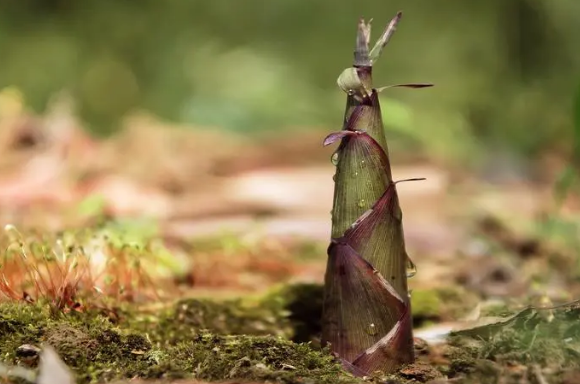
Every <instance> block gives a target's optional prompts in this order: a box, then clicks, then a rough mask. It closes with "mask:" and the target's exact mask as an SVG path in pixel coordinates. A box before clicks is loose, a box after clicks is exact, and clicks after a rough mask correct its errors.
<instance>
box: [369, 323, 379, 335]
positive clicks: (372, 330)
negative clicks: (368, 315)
mask: <svg viewBox="0 0 580 384" xmlns="http://www.w3.org/2000/svg"><path fill="white" fill-rule="evenodd" d="M366 331H367V333H368V334H369V335H371V336H374V335H376V334H377V333H378V331H377V327H376V326H375V323H370V324H369V326H368V327H367V329H366Z"/></svg>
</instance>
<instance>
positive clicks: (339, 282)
mask: <svg viewBox="0 0 580 384" xmlns="http://www.w3.org/2000/svg"><path fill="white" fill-rule="evenodd" d="M328 258H329V259H328V265H327V271H326V276H325V292H324V296H325V297H324V303H325V305H324V309H323V315H322V321H323V333H322V342H323V344H324V345H326V344H328V343H330V346H331V349H332V351H333V352H335V353H336V354H338V356H340V357H341V358H343V359H345V360H347V361H354V359H355V358H356V357H357V356H358V355H360V353H361V352H363V351H365V350H366V349H368V348H370V347H371V346H373V345H374V344H376V343H377V342H378V341H379V340H380V339H381V338H382V337H383V336H384V335H386V334H387V333H389V331H390V330H391V329H392V328H393V327H394V326H395V324H396V323H397V321H398V320H399V319H400V318H401V316H402V315H403V313H404V312H405V311H406V308H407V304H406V303H405V301H404V300H403V298H401V297H400V296H399V295H398V293H397V292H396V291H395V290H394V289H393V287H391V285H390V284H389V283H388V282H387V281H386V280H385V279H384V278H383V276H381V274H380V273H378V271H377V270H375V269H374V268H373V266H372V265H371V264H370V263H369V262H367V261H366V260H364V259H363V258H362V257H361V256H360V255H358V254H357V253H356V251H355V250H354V249H352V247H351V246H350V245H348V244H347V243H345V242H342V241H340V240H337V241H333V243H332V244H331V245H330V246H329V248H328Z"/></svg>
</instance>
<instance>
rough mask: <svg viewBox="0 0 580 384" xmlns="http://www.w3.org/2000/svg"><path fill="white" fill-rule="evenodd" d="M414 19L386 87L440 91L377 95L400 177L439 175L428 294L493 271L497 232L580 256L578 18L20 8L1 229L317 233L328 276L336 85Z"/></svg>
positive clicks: (422, 230)
mask: <svg viewBox="0 0 580 384" xmlns="http://www.w3.org/2000/svg"><path fill="white" fill-rule="evenodd" d="M398 10H403V11H404V16H403V20H402V22H401V24H400V25H399V28H398V30H397V32H396V34H395V36H394V38H393V39H392V40H391V42H390V43H389V45H388V46H387V48H386V49H385V50H384V52H383V56H382V57H381V60H380V61H379V63H378V64H377V65H376V69H375V84H376V85H377V86H382V85H388V84H394V83H404V82H432V83H434V84H435V87H433V88H428V89H423V90H410V89H392V90H388V91H385V92H384V93H383V94H382V95H381V102H382V108H383V115H384V121H385V129H386V131H387V135H388V139H389V143H390V144H389V145H390V151H391V155H392V159H391V163H392V164H393V167H394V170H393V173H394V175H395V178H398V179H402V178H405V177H426V178H427V181H426V182H424V183H404V184H401V185H400V187H398V188H399V189H400V195H401V204H402V206H403V211H404V212H405V231H406V232H405V233H406V236H407V240H408V247H409V248H410V253H411V254H416V255H417V256H416V258H417V260H416V261H417V264H419V265H420V266H421V261H422V259H423V265H424V266H423V267H422V268H424V269H423V270H424V271H427V270H429V271H431V272H430V273H431V274H429V273H425V274H423V275H421V274H418V275H417V276H420V275H421V276H423V277H422V278H421V279H424V280H425V281H427V282H428V281H435V280H434V277H433V274H436V275H437V274H439V273H440V274H442V275H445V274H451V273H454V272H455V270H456V268H451V269H446V267H445V266H444V265H445V263H446V262H450V260H453V258H454V257H455V256H456V254H457V252H458V251H462V252H467V253H468V254H476V255H479V256H482V255H488V254H489V252H491V251H490V250H489V248H487V247H484V246H482V245H481V244H480V243H477V242H476V243H473V239H474V236H475V235H474V233H475V232H477V231H479V230H481V229H482V227H481V225H482V224H481V223H482V220H483V222H484V224H485V225H483V230H484V231H487V230H490V227H489V225H491V224H490V221H489V220H491V223H492V224H493V223H496V220H499V219H501V220H508V221H509V222H510V225H513V226H515V227H517V228H520V229H521V230H522V231H523V232H522V233H525V236H524V238H525V239H527V238H528V237H527V236H531V237H532V238H534V239H536V238H537V237H538V236H540V238H541V239H542V241H543V240H546V241H548V240H550V241H552V240H554V239H555V240H557V241H564V243H565V244H566V247H568V248H566V249H570V248H569V247H570V246H573V247H577V248H573V249H578V241H577V240H576V239H577V238H578V234H579V233H580V232H579V230H578V225H577V223H578V220H577V216H576V212H577V207H578V204H577V200H576V199H575V198H574V193H573V192H574V188H575V185H576V181H575V180H576V169H577V168H576V165H578V161H577V159H576V157H577V156H576V155H575V151H576V150H577V148H579V146H578V144H577V143H578V142H580V140H579V139H578V137H580V135H578V134H577V132H576V131H578V130H580V126H576V128H575V116H576V115H578V116H580V115H579V114H575V105H576V104H578V103H576V102H575V100H576V97H577V94H578V88H579V86H580V76H579V72H578V69H579V68H580V50H578V47H577V40H578V37H579V36H580V3H579V2H578V1H577V0H558V1H551V0H488V1H485V2H483V1H479V2H477V1H471V2H467V1H464V0H447V1H444V2H443V1H440V2H434V1H431V0H415V1H412V2H409V1H401V0H391V1H382V0H380V1H379V0H367V1H364V2H355V1H349V2H346V1H344V2H336V1H329V0H309V1H305V0H292V1H289V0H276V1H258V0H244V1H226V0H215V1H198V0H195V1H178V0H166V1H154V0H141V1H138V2H130V1H119V0H100V1H79V0H46V1H42V2H38V1H32V0H21V1H4V2H2V3H0V152H1V153H2V155H1V156H0V207H1V210H0V216H1V218H2V220H3V221H4V222H10V223H14V224H16V225H19V226H20V225H24V226H40V227H48V228H52V229H59V230H60V229H62V228H69V227H71V226H75V225H77V226H78V225H87V224H86V223H92V222H94V221H95V220H97V219H98V220H102V219H103V218H106V219H111V218H113V219H120V218H132V219H135V220H142V218H144V217H146V218H150V219H151V220H153V223H154V224H152V225H153V227H154V228H156V229H155V230H153V231H152V232H147V233H153V234H156V235H160V236H163V237H164V238H165V239H174V240H175V239H179V240H180V241H182V240H183V241H185V240H187V241H189V239H191V238H194V237H195V238H199V237H203V236H209V235H212V236H213V235H215V234H223V233H224V232H223V231H228V233H230V234H233V235H232V236H231V237H222V238H220V239H221V240H220V241H222V240H223V239H225V240H223V241H225V243H224V244H225V245H224V247H225V248H226V249H229V248H228V247H230V248H231V244H230V243H231V242H234V243H236V244H237V242H239V241H241V240H240V239H241V238H242V237H240V236H241V234H245V235H248V234H255V233H260V234H261V236H262V235H263V236H265V237H266V238H268V239H272V238H274V237H272V236H275V237H276V238H281V237H284V236H290V235H292V236H301V237H306V238H308V239H313V240H314V241H316V242H317V244H318V245H317V246H320V247H321V248H320V249H318V248H317V249H318V250H317V251H316V252H314V253H319V254H320V256H321V258H320V259H318V260H317V261H316V265H317V267H316V268H315V269H314V271H312V270H309V271H310V272H308V273H310V276H312V277H313V278H314V279H320V278H321V276H322V274H323V269H324V246H325V244H326V242H327V239H328V234H329V233H330V215H329V211H330V209H331V206H332V193H333V183H332V177H331V176H332V174H333V172H334V170H333V166H332V165H331V164H330V161H329V157H330V155H331V154H332V148H322V146H321V142H322V139H323V138H324V136H325V135H326V134H328V133H329V132H331V131H333V130H336V129H339V128H340V126H341V122H342V114H343V108H344V102H345V95H344V94H343V93H342V92H341V91H340V90H339V89H338V87H337V86H336V78H337V76H338V74H339V73H340V72H341V71H342V70H343V69H344V68H346V67H348V66H350V65H351V62H352V51H353V46H354V40H355V32H356V25H357V21H358V19H359V17H365V18H367V19H368V18H373V19H374V22H373V23H374V24H373V25H374V30H375V37H376V36H377V35H378V33H379V31H381V30H382V29H383V27H384V26H385V25H386V24H387V23H388V21H389V20H390V19H391V17H393V15H394V14H395V13H396V11H398ZM577 109H578V110H580V108H577ZM576 120H578V121H580V118H579V119H576ZM579 125H580V123H579ZM573 187H574V188H573ZM91 220H93V221H91ZM139 222H140V223H141V221H139ZM496 224H497V223H496ZM128 225H129V224H127V223H125V224H123V225H121V227H123V226H124V228H126V227H127V226H128ZM148 225H149V224H148ZM140 228H141V229H140V230H141V231H143V229H142V228H143V227H140ZM147 228H151V227H147ZM491 228H492V230H497V231H499V232H498V233H500V234H502V236H503V235H505V233H504V229H500V230H498V229H497V228H496V227H494V226H493V225H491ZM500 228H503V227H500ZM478 233H479V232H478ZM494 233H495V232H494ZM518 233H519V232H518ZM220 236H221V235H220ZM522 236H523V235H522ZM184 239H185V240H184ZM254 239H255V237H254ZM502 239H503V240H505V239H504V238H502ZM503 240H502V241H503ZM522 241H523V240H522ZM252 244H253V243H252ZM252 247H253V246H252ZM482 247H483V248H482ZM234 249H237V248H235V247H234ZM232 252H233V253H235V252H234V251H232ZM226 254H227V252H226ZM436 255H439V256H440V258H439V259H438V258H436V257H435V256H436ZM479 256H478V257H479ZM256 257H258V255H256ZM469 260H471V259H469ZM485 260H488V261H489V260H492V261H490V262H493V263H496V262H497V260H496V259H490V258H487V259H485ZM518 260H519V259H509V258H508V262H507V265H508V266H507V267H506V266H505V265H504V264H506V263H504V262H503V261H502V263H503V264H502V266H501V268H504V269H505V268H508V267H509V268H511V269H509V268H508V269H509V270H510V271H512V272H513V270H517V269H518V268H520V267H521V265H520V264H519V263H520V261H521V260H520V261H518ZM469 262H470V263H472V262H473V261H472V260H471V261H469ZM284 263H285V262H284ZM429 263H431V264H432V267H433V268H430V267H428V265H429ZM571 263H572V264H573V265H574V266H573V268H572V269H570V268H568V267H569V265H568V264H566V265H567V267H565V268H564V269H567V271H570V270H573V271H576V272H574V276H576V275H578V276H580V267H578V266H577V265H576V264H577V262H576V261H575V259H574V260H573V261H571ZM282 264H283V263H282ZM425 265H427V266H425ZM441 265H443V267H441ZM496 266H497V265H496V264H493V266H492V267H490V268H491V269H490V271H491V272H490V274H492V275H493V273H492V272H493V271H494V269H493V268H495V267H496ZM440 267H441V268H440ZM284 268H285V267H284ZM420 268H421V267H420ZM501 268H500V269H501ZM240 270H243V268H242V267H240ZM284 270H285V269H284ZM502 271H503V269H502ZM294 272H295V271H294ZM294 272H287V274H288V275H293V274H294ZM502 273H503V272H502ZM506 273H507V272H506ZM510 273H511V272H510ZM468 274H469V273H468ZM512 275H513V276H517V274H512ZM512 275H510V276H512ZM493 276H496V275H493ZM501 276H504V275H501V274H500V277H501ZM513 276H512V277H513ZM496 277H497V276H496ZM513 278H514V279H515V277H513ZM574 278H575V277H574ZM418 279H419V277H418ZM480 280H481V279H480ZM480 280H477V281H479V283H477V284H480V285H481V286H482V287H488V286H489V285H486V284H484V282H482V281H483V280H482V281H480ZM505 280H506V281H507V282H508V283H510V284H511V282H512V278H511V277H510V278H505ZM524 280H525V281H527V282H529V281H530V279H528V277H525V278H524ZM465 281H471V280H469V279H467V280H465V279H464V282H465ZM496 283H497V282H496ZM466 284H467V283H466ZM473 284H476V283H473ZM498 284H499V283H498ZM506 284H507V283H506ZM500 286H501V284H500ZM502 287H503V286H502ZM482 289H487V288H482ZM502 289H503V288H502ZM506 289H507V288H506ZM510 292H512V291H510Z"/></svg>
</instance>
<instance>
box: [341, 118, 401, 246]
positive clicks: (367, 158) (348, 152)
mask: <svg viewBox="0 0 580 384" xmlns="http://www.w3.org/2000/svg"><path fill="white" fill-rule="evenodd" d="M359 110H360V109H357V110H356V111H357V112H358V111H359ZM339 150H340V156H339V160H338V166H337V169H336V174H335V183H336V184H335V185H336V188H335V192H334V209H333V214H332V237H333V238H338V237H341V236H342V235H343V234H344V233H345V231H346V230H347V229H348V228H349V227H350V226H351V225H352V223H353V222H354V221H355V220H356V219H358V218H359V217H360V215H361V214H363V213H364V212H365V211H366V210H367V209H369V208H370V207H371V205H372V204H373V203H375V202H376V201H377V200H378V199H379V197H380V196H381V195H382V194H383V192H384V191H385V188H386V187H387V185H388V184H389V182H390V180H391V179H390V176H391V173H390V171H391V169H390V166H389V159H388V158H387V155H386V154H385V152H384V151H383V150H382V148H381V147H380V146H379V144H378V143H377V142H376V141H375V140H374V139H373V138H372V137H371V136H370V135H369V134H368V133H365V132H360V133H359V134H356V135H350V136H346V137H345V139H344V140H343V141H342V143H341V145H340V147H339Z"/></svg>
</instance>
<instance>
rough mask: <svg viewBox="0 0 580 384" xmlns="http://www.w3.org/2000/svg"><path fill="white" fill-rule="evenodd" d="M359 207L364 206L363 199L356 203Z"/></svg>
mask: <svg viewBox="0 0 580 384" xmlns="http://www.w3.org/2000/svg"><path fill="white" fill-rule="evenodd" d="M357 205H358V207H359V208H364V206H365V199H360V200H359V201H358V203H357Z"/></svg>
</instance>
